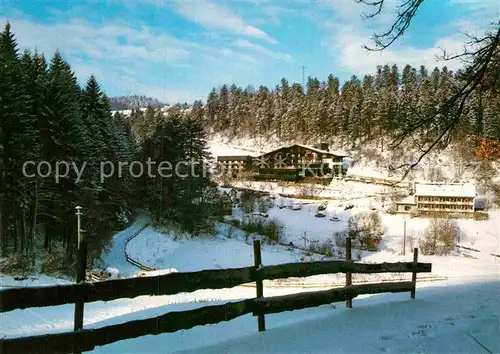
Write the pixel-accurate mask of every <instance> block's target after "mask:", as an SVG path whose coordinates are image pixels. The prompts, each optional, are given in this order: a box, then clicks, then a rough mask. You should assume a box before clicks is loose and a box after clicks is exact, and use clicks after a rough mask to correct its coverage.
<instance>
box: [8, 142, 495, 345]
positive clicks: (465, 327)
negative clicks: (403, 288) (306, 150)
mask: <svg viewBox="0 0 500 354" xmlns="http://www.w3.org/2000/svg"><path fill="white" fill-rule="evenodd" d="M235 144H236V143H234V142H233V144H232V145H231V144H230V145H228V144H227V143H223V142H222V141H218V140H214V141H212V142H211V143H210V147H211V150H212V154H213V155H215V156H218V155H228V154H231V155H246V154H250V155H253V154H257V153H259V152H261V151H262V150H257V149H256V147H255V146H254V147H253V148H252V146H251V145H249V146H246V145H242V146H239V147H238V146H236V145H235ZM259 148H262V149H265V144H264V143H263V144H261V145H259ZM359 171H361V172H363V174H364V173H365V172H366V171H367V169H363V168H359ZM361 172H360V173H361ZM366 173H367V174H368V175H370V172H369V171H368V172H366ZM380 173H381V175H383V173H382V172H380ZM372 175H373V174H372ZM242 186H246V187H249V185H248V184H247V183H245V185H242ZM250 187H252V188H256V189H261V190H267V191H269V192H270V193H271V194H274V195H277V194H278V193H283V194H296V193H297V192H300V191H299V190H298V189H297V188H294V187H281V186H278V185H277V184H272V183H257V184H251V185H250ZM384 193H388V190H387V188H386V187H384V186H380V185H370V184H366V183H358V182H353V181H348V182H346V181H337V180H334V181H332V184H331V185H330V186H328V187H327V188H322V189H321V190H319V191H318V193H317V195H318V196H321V197H330V198H331V197H335V198H336V199H337V200H328V201H327V203H328V204H327V208H326V211H325V213H326V214H327V217H325V218H317V217H315V214H316V209H317V206H318V204H319V203H320V202H321V201H318V200H316V201H312V200H309V201H308V200H296V199H292V198H281V197H279V196H278V197H276V199H275V200H274V203H275V206H274V207H273V208H270V209H269V211H268V214H269V218H274V219H277V220H279V221H281V222H282V223H283V224H284V225H285V230H284V240H283V241H284V242H285V243H288V242H293V244H294V245H295V246H302V245H303V243H304V234H305V236H306V237H305V241H306V245H309V244H311V243H323V242H326V241H331V240H333V235H334V233H335V232H338V231H344V230H345V229H346V228H347V220H348V219H349V217H350V216H351V215H353V214H355V213H359V212H362V211H368V210H375V211H376V212H377V213H379V214H380V216H381V218H382V221H383V223H384V226H385V227H386V233H385V235H384V237H383V241H382V244H381V250H380V251H379V252H366V251H354V257H355V259H356V258H360V261H362V262H377V263H378V262H398V261H405V262H407V261H411V259H412V254H411V249H412V246H414V245H412V242H411V241H410V239H411V237H410V236H412V235H418V234H419V233H420V232H421V231H422V230H424V229H425V228H426V227H427V225H428V224H429V220H428V219H425V218H410V217H409V216H405V215H389V214H387V213H385V212H384V211H383V209H384V202H383V199H381V198H380V196H381V195H383V194H384ZM386 203H387V202H386ZM292 204H302V208H301V210H291V209H289V208H283V209H281V208H279V207H278V206H280V205H284V206H287V205H292ZM346 204H353V206H354V207H353V208H352V209H349V210H345V206H346ZM233 217H234V218H236V219H238V218H240V217H242V215H240V213H239V211H238V210H237V209H235V210H234V213H233ZM330 217H336V218H338V219H339V221H337V222H333V221H330V220H329V219H330ZM146 222H147V218H146V217H140V218H138V219H137V220H136V222H135V223H134V224H133V225H132V226H130V227H129V228H127V229H126V230H123V231H122V232H120V233H118V234H116V235H115V237H114V240H113V247H112V248H111V250H110V252H109V253H108V254H107V255H106V256H105V257H104V258H103V262H104V264H105V266H108V267H113V268H117V269H118V270H119V271H120V275H121V276H125V277H128V276H133V275H134V274H135V273H137V272H138V271H139V270H138V269H137V268H135V267H134V266H133V265H131V264H130V263H128V262H127V261H126V259H125V256H124V250H125V248H126V249H127V253H128V255H129V256H130V257H132V258H133V259H135V260H137V261H139V262H141V263H142V264H144V265H147V266H149V267H154V268H159V269H175V270H177V271H180V272H185V271H196V270H202V269H220V268H234V267H244V266H250V265H253V248H252V244H251V242H252V236H250V237H248V238H247V235H245V233H244V232H243V231H242V230H240V229H237V228H233V227H230V226H229V225H227V224H218V225H217V230H216V231H217V232H216V235H214V236H201V237H197V238H176V237H173V235H171V234H169V233H168V232H167V233H161V232H159V231H158V230H155V229H154V228H152V227H148V228H146V229H145V230H144V231H143V232H142V233H140V234H139V236H137V237H136V238H134V239H133V240H131V241H130V242H129V243H128V244H126V240H127V238H128V237H129V236H130V235H132V234H133V233H134V232H135V231H137V230H139V229H140V228H141V227H142V226H144V224H145V223H146ZM457 222H458V224H459V226H460V228H461V230H462V232H463V234H464V237H463V238H462V240H461V241H460V245H461V246H465V247H469V248H473V249H476V250H477V251H464V252H465V253H466V254H468V255H469V258H468V257H465V256H464V254H460V253H458V252H456V253H455V254H454V255H452V256H419V261H420V262H431V263H432V265H433V271H432V274H430V276H434V277H438V279H445V280H438V281H433V282H427V281H424V280H425V279H424V278H425V276H429V275H428V274H427V275H426V274H421V275H419V279H420V280H419V281H418V282H417V299H416V300H411V299H409V294H407V293H403V294H382V295H373V296H360V297H358V298H356V299H355V300H354V308H353V309H349V310H347V309H345V306H344V305H343V304H340V303H339V304H334V305H328V306H320V307H316V308H310V309H304V310H298V311H292V312H284V313H280V314H274V315H268V316H266V325H267V330H266V332H263V333H258V332H257V324H256V318H255V317H253V316H252V315H246V316H242V317H240V318H237V319H235V320H233V321H231V322H224V323H219V324H216V325H209V326H198V327H195V328H193V329H191V330H187V331H179V332H176V333H172V334H163V335H158V336H144V337H140V338H136V339H132V340H125V341H121V342H117V343H114V344H111V345H108V346H104V347H100V348H96V349H95V350H94V352H96V353H125V352H126V353H139V352H140V353H146V352H147V353H160V352H162V353H165V352H169V353H173V352H177V353H304V352H308V353H332V352H333V353H336V352H338V353H384V352H385V353H391V352H392V353H401V352H404V353H408V352H412V353H430V352H432V353H480V352H488V351H489V352H500V340H499V336H498V333H500V319H499V315H500V258H498V257H494V256H492V255H491V254H500V211H499V210H495V211H491V212H490V213H489V219H488V220H485V221H474V220H465V219H464V220H457ZM405 223H406V234H407V236H408V240H407V249H406V254H405V255H402V253H403V252H402V251H403V249H402V245H403V234H404V225H405ZM301 256H303V254H302V252H301V251H300V250H297V249H292V248H291V247H287V246H282V245H263V247H262V261H263V264H264V265H271V264H279V263H288V262H299V261H300V259H301ZM470 256H473V257H474V258H470ZM322 258H323V257H322V256H319V255H313V256H311V258H309V259H308V260H319V259H322ZM398 276H399V275H395V274H381V275H373V276H372V275H369V276H368V275H354V276H353V280H354V282H356V281H364V280H371V281H373V280H379V281H381V280H391V279H398V278H397V277H398ZM344 281H345V276H344V275H343V274H337V275H321V276H315V277H309V278H307V279H301V280H297V279H296V280H295V284H296V285H297V284H303V283H306V284H308V285H309V286H308V287H303V288H302V287H301V286H284V284H282V283H280V282H279V281H274V282H265V290H264V295H265V296H274V295H283V294H290V293H295V292H302V291H314V290H315V289H324V288H325V287H328V286H330V287H331V286H334V285H336V284H342V283H343V282H344ZM67 282H68V281H67V280H64V279H55V278H51V277H48V276H44V275H36V276H34V277H31V278H29V279H26V280H23V281H16V280H14V278H13V277H11V276H8V275H0V288H2V287H10V286H36V285H51V284H60V283H67ZM280 284H282V286H280ZM254 296H255V288H253V287H247V286H239V287H235V288H232V289H221V290H198V291H196V292H193V293H183V294H177V295H172V296H141V297H138V298H135V299H120V300H115V301H110V302H107V303H105V302H95V303H89V304H85V318H84V327H85V328H95V327H103V326H107V325H110V324H116V323H123V322H127V321H130V320H135V319H143V318H149V317H153V316H158V315H161V314H163V313H165V312H168V311H181V310H185V309H191V308H197V307H201V306H205V305H207V304H215V303H223V302H226V301H230V300H239V299H244V298H251V297H254ZM73 311H74V306H73V305H64V306H55V307H45V308H32V309H25V310H15V311H11V312H7V313H4V314H2V317H1V321H0V338H5V337H7V338H10V337H17V336H28V335H36V334H46V333H55V332H64V331H71V330H72V328H73ZM485 348H487V349H485Z"/></svg>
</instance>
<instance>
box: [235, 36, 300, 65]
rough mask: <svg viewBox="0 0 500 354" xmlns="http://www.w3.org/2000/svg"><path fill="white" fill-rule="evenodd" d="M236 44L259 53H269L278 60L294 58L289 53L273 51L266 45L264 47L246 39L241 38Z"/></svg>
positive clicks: (268, 54)
mask: <svg viewBox="0 0 500 354" xmlns="http://www.w3.org/2000/svg"><path fill="white" fill-rule="evenodd" d="M234 45H235V46H236V47H238V48H242V49H251V50H253V51H256V52H258V53H261V54H264V55H267V56H269V57H271V58H274V59H278V60H285V61H291V60H292V57H291V55H289V54H285V53H280V52H276V51H273V50H270V49H268V48H266V47H263V46H261V45H258V44H255V43H252V42H250V41H248V40H246V39H239V40H237V41H236V42H235V43H234Z"/></svg>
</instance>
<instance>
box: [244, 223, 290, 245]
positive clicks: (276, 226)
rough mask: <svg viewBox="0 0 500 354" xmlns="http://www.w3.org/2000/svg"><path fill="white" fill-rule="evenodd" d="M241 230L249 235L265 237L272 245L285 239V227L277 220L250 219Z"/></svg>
mask: <svg viewBox="0 0 500 354" xmlns="http://www.w3.org/2000/svg"><path fill="white" fill-rule="evenodd" d="M241 228H242V229H243V230H245V231H246V232H247V233H248V234H251V233H255V234H258V235H262V236H265V240H268V241H271V242H272V243H279V242H281V240H282V238H283V233H284V230H285V227H284V225H283V224H282V223H281V222H280V221H278V220H276V219H269V220H267V219H263V218H260V217H250V218H248V219H247V221H246V222H244V223H243V224H242V225H241Z"/></svg>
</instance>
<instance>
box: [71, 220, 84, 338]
mask: <svg viewBox="0 0 500 354" xmlns="http://www.w3.org/2000/svg"><path fill="white" fill-rule="evenodd" d="M85 233H86V232H85V231H83V230H82V231H81V239H80V244H79V245H78V254H77V262H76V282H77V283H81V282H82V281H85V273H86V270H87V238H86V237H85ZM84 304H85V302H83V301H78V302H76V303H75V324H74V330H75V331H78V330H80V329H82V328H83V305H84Z"/></svg>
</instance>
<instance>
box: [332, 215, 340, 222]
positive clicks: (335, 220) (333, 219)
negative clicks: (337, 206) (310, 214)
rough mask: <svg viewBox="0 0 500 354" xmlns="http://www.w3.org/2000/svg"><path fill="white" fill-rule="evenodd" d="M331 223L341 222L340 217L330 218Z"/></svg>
mask: <svg viewBox="0 0 500 354" xmlns="http://www.w3.org/2000/svg"><path fill="white" fill-rule="evenodd" d="M330 221H333V222H339V221H340V219H339V218H338V217H336V216H332V217H331V218H330Z"/></svg>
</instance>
